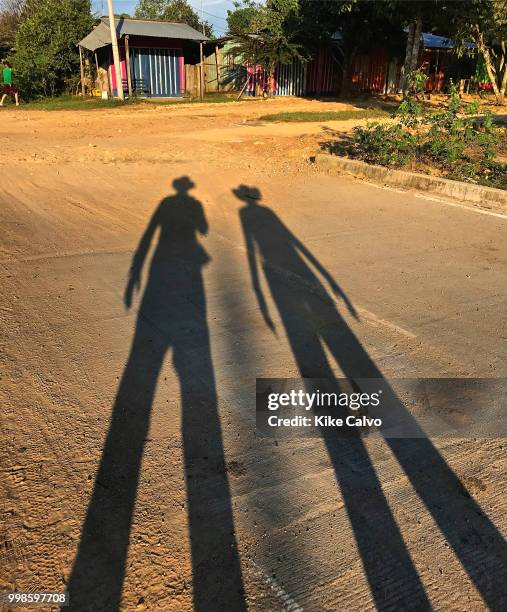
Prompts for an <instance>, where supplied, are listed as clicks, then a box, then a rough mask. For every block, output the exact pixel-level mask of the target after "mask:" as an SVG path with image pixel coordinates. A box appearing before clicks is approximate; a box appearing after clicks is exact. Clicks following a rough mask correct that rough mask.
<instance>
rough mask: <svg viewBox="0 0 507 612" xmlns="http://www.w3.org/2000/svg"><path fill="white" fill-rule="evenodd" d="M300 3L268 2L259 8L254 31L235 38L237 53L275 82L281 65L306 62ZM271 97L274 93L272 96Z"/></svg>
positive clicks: (287, 0)
mask: <svg viewBox="0 0 507 612" xmlns="http://www.w3.org/2000/svg"><path fill="white" fill-rule="evenodd" d="M298 11H299V4H298V0H267V2H266V4H265V5H259V6H258V7H257V12H256V13H255V14H254V15H253V17H252V21H251V31H250V32H248V31H247V32H245V31H240V32H238V33H237V34H235V35H234V36H233V40H234V42H235V45H234V47H233V50H234V52H236V53H238V54H239V55H241V56H242V58H243V61H244V62H245V63H247V64H250V65H251V66H256V65H259V66H262V68H264V70H266V72H267V74H268V79H269V83H270V84H271V83H272V81H273V77H274V73H275V68H276V65H277V64H278V63H281V64H287V63H289V62H291V61H292V60H293V59H295V58H297V59H300V60H302V61H304V60H305V59H306V58H305V57H304V56H303V54H302V46H301V44H300V43H299V42H298V36H299V34H300V29H299V26H300V20H299V12H298ZM270 93H271V92H270Z"/></svg>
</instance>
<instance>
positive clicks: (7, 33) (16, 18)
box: [0, 0, 27, 52]
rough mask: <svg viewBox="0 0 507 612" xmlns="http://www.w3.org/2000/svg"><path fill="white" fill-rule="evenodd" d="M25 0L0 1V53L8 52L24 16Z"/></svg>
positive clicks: (25, 10)
mask: <svg viewBox="0 0 507 612" xmlns="http://www.w3.org/2000/svg"><path fill="white" fill-rule="evenodd" d="M26 12H27V3H26V0H0V52H2V51H4V52H5V51H10V50H11V48H12V47H13V46H14V42H15V40H16V32H17V31H18V28H19V25H20V23H21V21H22V19H23V17H24V16H25V15H26Z"/></svg>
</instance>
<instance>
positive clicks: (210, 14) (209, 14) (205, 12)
mask: <svg viewBox="0 0 507 612" xmlns="http://www.w3.org/2000/svg"><path fill="white" fill-rule="evenodd" d="M201 13H204V14H205V15H208V16H209V17H216V18H217V19H221V20H222V21H227V19H226V18H225V17H220V15H213V13H208V11H201Z"/></svg>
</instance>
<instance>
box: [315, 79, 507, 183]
mask: <svg viewBox="0 0 507 612" xmlns="http://www.w3.org/2000/svg"><path fill="white" fill-rule="evenodd" d="M478 110H479V104H478V103H472V104H468V105H464V104H463V103H462V101H461V99H460V98H459V96H458V94H457V92H456V89H455V88H454V87H453V88H452V89H451V96H450V98H449V102H448V104H447V108H446V109H444V110H441V111H433V112H430V113H426V112H425V111H424V107H423V106H422V105H421V104H420V103H419V102H418V101H417V100H415V99H414V98H410V97H408V98H406V99H405V100H404V101H403V102H402V103H401V104H400V106H399V107H398V109H397V111H396V114H395V116H396V117H397V119H398V122H397V123H395V124H394V125H388V124H382V123H368V124H367V125H366V127H356V128H354V134H353V137H352V139H351V141H350V143H348V145H345V146H342V149H341V151H340V150H339V148H338V147H337V146H336V145H331V146H328V147H327V148H328V149H329V150H331V151H332V152H336V153H339V154H347V155H349V156H350V157H354V158H357V159H361V160H363V161H366V162H368V163H373V164H380V165H382V166H395V167H396V166H397V167H404V166H411V167H413V168H416V169H417V168H422V169H423V170H429V169H430V168H435V169H437V170H439V171H440V172H441V173H442V174H443V175H444V176H447V177H449V178H453V179H457V180H462V181H469V182H473V183H480V184H484V185H490V186H493V187H500V188H503V189H505V188H506V187H507V185H506V183H507V178H506V176H507V166H506V164H503V163H500V162H496V161H495V158H496V155H497V150H498V148H499V146H502V147H503V146H504V143H505V141H506V140H505V138H506V137H505V135H504V136H503V137H502V139H501V138H500V133H501V130H499V129H498V128H497V127H496V126H495V124H494V123H493V114H492V113H491V112H489V111H487V112H486V113H484V115H483V116H482V117H480V118H479V117H477V113H478ZM504 131H505V130H504Z"/></svg>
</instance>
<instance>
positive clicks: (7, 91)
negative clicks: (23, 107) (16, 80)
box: [0, 61, 19, 106]
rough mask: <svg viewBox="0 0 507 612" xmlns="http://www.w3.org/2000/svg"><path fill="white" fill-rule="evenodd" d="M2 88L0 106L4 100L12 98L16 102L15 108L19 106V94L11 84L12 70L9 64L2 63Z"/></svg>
mask: <svg viewBox="0 0 507 612" xmlns="http://www.w3.org/2000/svg"><path fill="white" fill-rule="evenodd" d="M2 65H3V81H4V82H3V87H2V100H1V101H0V106H3V105H4V102H5V98H6V97H7V96H12V97H13V98H14V101H15V102H16V106H19V93H18V90H17V89H16V88H15V87H14V86H13V84H12V68H11V65H10V64H9V62H7V61H3V62H2Z"/></svg>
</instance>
